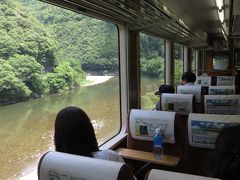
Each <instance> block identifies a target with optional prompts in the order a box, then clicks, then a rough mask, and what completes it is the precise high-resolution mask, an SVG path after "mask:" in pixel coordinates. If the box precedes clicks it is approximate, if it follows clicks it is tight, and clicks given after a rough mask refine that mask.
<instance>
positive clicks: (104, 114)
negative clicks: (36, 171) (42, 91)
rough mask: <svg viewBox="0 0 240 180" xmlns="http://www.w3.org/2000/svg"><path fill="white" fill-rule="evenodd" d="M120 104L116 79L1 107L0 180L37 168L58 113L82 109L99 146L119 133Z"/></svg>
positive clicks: (50, 147)
mask: <svg viewBox="0 0 240 180" xmlns="http://www.w3.org/2000/svg"><path fill="white" fill-rule="evenodd" d="M144 82H146V84H148V82H149V81H147V80H144ZM156 83H157V82H156ZM156 86H158V84H157V85H153V86H152V88H153V89H152V90H151V91H154V90H155V89H156V88H155V87H156ZM144 89H148V90H149V88H144ZM119 102H120V101H119V86H118V79H117V78H112V79H111V80H109V81H108V82H105V83H102V84H97V85H94V86H89V87H82V88H80V89H75V90H72V91H69V92H65V93H63V94H55V95H51V96H47V97H44V98H40V99H34V100H31V101H28V102H21V103H17V104H13V105H8V106H5V107H0V143H1V145H0V157H1V158H0V164H1V168H0V179H17V178H18V177H19V176H20V175H21V173H22V171H23V169H26V168H27V167H28V166H32V165H35V166H36V162H37V161H38V158H39V157H40V156H41V155H42V154H43V153H44V152H46V151H48V150H51V149H52V150H53V125H54V119H55V117H56V114H57V112H58V111H59V110H60V109H62V108H64V107H66V106H69V105H74V106H78V107H80V108H82V109H83V110H84V111H85V112H86V113H87V114H88V115H89V117H90V119H91V120H92V123H93V125H94V128H95V132H96V135H97V138H98V142H99V144H101V143H102V142H104V141H106V140H107V139H109V138H110V137H112V136H113V135H114V134H117V133H118V131H119V127H120V121H119V119H120V112H119V109H120V108H119Z"/></svg>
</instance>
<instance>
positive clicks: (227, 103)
mask: <svg viewBox="0 0 240 180" xmlns="http://www.w3.org/2000/svg"><path fill="white" fill-rule="evenodd" d="M204 109H205V113H206V114H229V115H231V114H240V95H205V96H204Z"/></svg>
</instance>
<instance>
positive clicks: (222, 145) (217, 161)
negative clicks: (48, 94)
mask: <svg viewBox="0 0 240 180" xmlns="http://www.w3.org/2000/svg"><path fill="white" fill-rule="evenodd" d="M214 153H215V154H214V159H213V162H212V168H211V172H210V175H211V176H212V177H216V178H220V179H224V180H239V179H240V126H232V127H227V128H225V129H224V130H223V131H222V132H220V133H219V136H218V138H217V140H216V146H215V151H214Z"/></svg>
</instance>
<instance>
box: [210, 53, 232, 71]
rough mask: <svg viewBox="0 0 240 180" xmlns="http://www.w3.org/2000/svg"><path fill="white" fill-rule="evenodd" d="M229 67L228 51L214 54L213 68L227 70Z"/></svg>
mask: <svg viewBox="0 0 240 180" xmlns="http://www.w3.org/2000/svg"><path fill="white" fill-rule="evenodd" d="M228 67H229V55H228V54H226V53H215V54H214V55H213V69H216V70H226V69H228Z"/></svg>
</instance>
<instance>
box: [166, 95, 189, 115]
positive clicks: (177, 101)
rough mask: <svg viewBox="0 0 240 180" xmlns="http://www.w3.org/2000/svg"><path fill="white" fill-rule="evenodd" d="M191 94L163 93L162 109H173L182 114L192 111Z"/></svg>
mask: <svg viewBox="0 0 240 180" xmlns="http://www.w3.org/2000/svg"><path fill="white" fill-rule="evenodd" d="M192 101H193V95H192V94H168V93H163V94H162V97H161V107H162V110H163V111H174V112H180V113H182V114H188V113H190V112H192V109H193V108H192V107H193V104H192V103H193V102H192Z"/></svg>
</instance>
